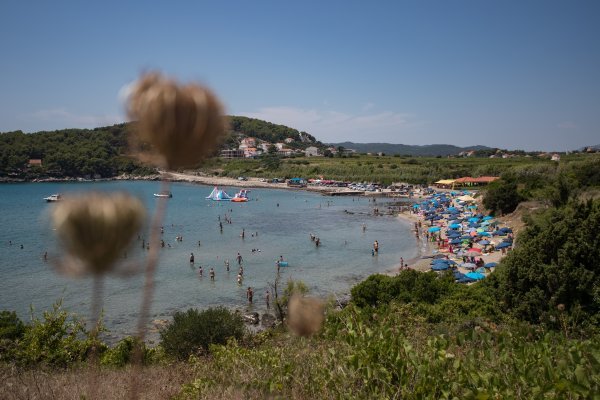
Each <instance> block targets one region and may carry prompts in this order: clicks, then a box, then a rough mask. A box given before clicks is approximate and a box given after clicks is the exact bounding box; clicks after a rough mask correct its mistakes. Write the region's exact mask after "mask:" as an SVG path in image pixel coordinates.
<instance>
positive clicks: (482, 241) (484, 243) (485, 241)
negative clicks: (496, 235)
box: [478, 240, 490, 246]
mask: <svg viewBox="0 0 600 400" xmlns="http://www.w3.org/2000/svg"><path fill="white" fill-rule="evenodd" d="M478 243H479V244H481V245H483V246H487V245H488V244H490V241H489V240H480V241H479V242H478Z"/></svg>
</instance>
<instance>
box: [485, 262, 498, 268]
mask: <svg viewBox="0 0 600 400" xmlns="http://www.w3.org/2000/svg"><path fill="white" fill-rule="evenodd" d="M497 266H498V263H497V262H489V263H487V264H485V265H484V267H485V268H494V267H497Z"/></svg>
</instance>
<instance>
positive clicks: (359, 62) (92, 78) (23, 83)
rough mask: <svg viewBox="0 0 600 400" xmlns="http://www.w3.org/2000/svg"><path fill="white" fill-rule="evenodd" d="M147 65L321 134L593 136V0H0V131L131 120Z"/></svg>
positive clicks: (598, 110) (453, 139)
mask: <svg viewBox="0 0 600 400" xmlns="http://www.w3.org/2000/svg"><path fill="white" fill-rule="evenodd" d="M144 71H161V72H162V73H164V74H165V75H167V76H169V77H172V78H174V79H177V80H178V81H180V82H182V83H183V82H190V81H194V82H199V83H202V84H205V85H207V86H209V87H210V88H211V89H212V90H213V91H214V92H216V93H217V95H218V96H219V97H220V99H221V101H222V102H223V104H224V105H225V107H226V112H227V113H228V114H230V115H244V116H248V117H255V118H260V119H264V120H267V121H270V122H274V123H278V124H284V125H288V126H290V127H293V128H296V129H298V130H301V131H306V132H308V133H310V134H312V135H313V136H315V137H316V138H317V139H318V140H321V141H322V142H327V143H331V142H342V141H353V142H361V143H366V142H388V143H401V144H411V145H426V144H454V145H458V146H469V145H486V146H490V147H499V148H505V149H522V150H544V151H552V150H555V151H565V150H573V149H578V148H580V147H582V146H586V145H597V144H600V1H597V0H589V1H588V0H585V1H584V0H582V1H578V0H564V1H554V0H525V1H523V0H497V1H492V0H489V1H488V0H472V1H469V0H453V1H449V0H439V1H434V0H420V1H416V0H406V1H404V0H395V1H384V0H381V1H372V2H369V1H353V0H344V1H337V0H331V1H323V0H321V1H310V0H303V1H297V2H288V1H281V0H278V1H260V0H256V1H247V0H245V1H244V0H240V1H227V0H222V1H214V0H213V1H202V0H196V1H183V0H181V1H178V0H174V1H170V2H166V1H141V0H140V1H111V0H105V1H101V2H83V1H61V0H55V1H41V0H40V1H27V0H3V1H2V2H1V3H0V132H8V131H13V130H22V131H24V132H36V131H40V130H55V129H64V128H94V127H98V126H106V125H112V124H114V123H120V122H123V121H126V120H127V117H126V115H125V112H124V104H123V99H122V96H120V95H119V94H120V93H121V94H122V93H123V92H124V88H126V87H127V85H129V84H131V82H133V81H135V80H136V79H137V78H138V77H139V76H140V74H141V73H143V72H144Z"/></svg>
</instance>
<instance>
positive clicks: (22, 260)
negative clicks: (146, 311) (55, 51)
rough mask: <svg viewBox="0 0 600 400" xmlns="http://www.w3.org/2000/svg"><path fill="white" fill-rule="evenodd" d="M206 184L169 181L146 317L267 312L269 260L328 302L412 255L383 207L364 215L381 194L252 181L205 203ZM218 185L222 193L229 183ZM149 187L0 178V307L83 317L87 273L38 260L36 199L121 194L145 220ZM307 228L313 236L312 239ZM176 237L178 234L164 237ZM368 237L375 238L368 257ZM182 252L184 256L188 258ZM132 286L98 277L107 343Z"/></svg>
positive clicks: (127, 316) (132, 316) (130, 256)
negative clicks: (222, 310)
mask: <svg viewBox="0 0 600 400" xmlns="http://www.w3.org/2000/svg"><path fill="white" fill-rule="evenodd" d="M212 189H213V187H210V186H204V185H199V184H194V183H172V184H171V186H170V190H171V192H172V193H173V197H172V198H170V199H168V200H167V211H166V214H165V216H164V219H163V230H164V233H163V234H162V239H163V240H164V242H165V247H164V248H161V249H160V252H159V253H160V259H159V263H158V269H157V273H156V277H155V280H156V286H155V292H154V298H153V303H152V309H151V320H152V321H153V322H155V323H156V322H160V321H161V320H162V321H165V320H169V318H171V317H172V315H173V314H174V313H175V312H177V311H185V310H187V309H189V308H198V309H205V308H208V307H214V306H225V307H228V308H230V309H238V310H240V311H241V312H258V313H260V314H262V313H263V312H265V311H267V308H266V304H265V301H264V293H265V291H266V290H267V289H268V288H269V283H273V282H274V281H275V278H276V274H277V269H276V261H277V260H278V259H279V258H280V257H283V259H284V260H285V261H287V262H288V266H287V267H281V270H280V274H281V275H280V281H281V282H282V283H284V284H285V282H286V281H288V280H290V279H291V280H301V281H303V282H304V283H305V284H306V286H307V287H308V288H309V291H310V293H311V294H312V295H315V296H320V297H325V298H331V299H336V298H337V299H340V298H343V297H345V296H347V295H348V293H349V292H350V289H351V287H352V286H353V285H354V284H356V283H358V282H360V281H361V280H363V279H364V278H366V277H367V276H369V275H370V274H373V273H385V272H387V271H390V270H392V269H393V268H395V267H396V266H397V265H398V264H399V262H400V258H401V257H402V258H404V259H405V260H408V259H411V258H414V257H416V256H417V255H418V248H417V246H416V242H415V238H414V235H412V234H411V231H410V229H411V226H410V224H409V223H408V222H406V221H404V220H401V219H399V218H398V217H396V216H392V215H379V216H376V215H374V213H373V209H374V208H376V207H377V208H379V210H380V211H386V210H387V206H388V204H387V203H386V202H387V200H386V199H382V198H378V199H377V200H376V201H375V202H373V201H372V200H370V199H368V198H365V197H356V196H339V197H332V196H324V195H321V194H319V193H315V192H309V191H303V190H281V189H258V188H257V189H251V190H250V192H249V198H250V201H248V202H246V203H232V202H225V201H220V202H219V201H212V200H207V199H206V196H208V195H209V194H210V192H211V191H212ZM222 189H224V190H225V191H226V192H227V193H229V194H230V195H233V194H235V192H236V191H237V190H238V189H236V188H230V187H224V188H222ZM159 190H160V183H159V182H156V181H101V182H60V183H55V182H52V183H14V184H2V185H0V210H1V216H2V217H1V225H0V310H9V311H16V312H17V314H18V316H19V317H20V318H21V319H22V320H24V321H29V320H30V318H31V316H35V317H38V318H39V317H40V316H41V315H42V314H43V312H44V311H46V310H51V309H52V307H53V304H56V303H58V302H60V303H61V305H62V307H63V309H65V310H67V311H69V312H71V313H74V314H77V315H78V316H79V317H81V318H83V319H88V318H89V313H90V302H91V293H92V280H91V278H74V277H70V276H65V275H62V274H60V273H57V271H56V269H55V268H53V265H52V264H53V263H52V262H49V261H45V260H44V253H45V252H48V255H49V259H50V260H54V259H58V258H59V257H60V254H61V249H60V247H59V243H58V242H57V239H56V237H55V234H54V232H53V228H52V226H51V221H50V211H51V210H52V208H53V207H55V206H56V203H47V202H45V201H44V200H43V198H44V197H46V196H49V195H51V194H54V193H61V194H66V195H68V194H74V193H78V192H87V191H101V192H120V191H126V192H129V193H130V194H132V195H134V196H137V197H138V198H139V199H140V200H141V201H142V202H143V203H144V205H145V206H146V208H147V210H148V215H149V216H150V215H152V213H153V212H154V209H155V207H156V205H157V202H158V201H159V200H158V199H157V198H156V197H154V196H153V193H157V192H158V191H159ZM226 216H227V219H230V220H231V223H228V222H227V221H226V218H225V217H226ZM219 219H220V221H221V222H222V224H223V230H222V232H221V229H220V228H219ZM149 220H150V217H148V221H149ZM148 225H149V223H148ZM242 230H243V231H244V237H243V238H242V237H241V234H242ZM311 235H315V236H317V237H319V239H320V242H321V245H320V246H318V247H317V246H316V245H315V242H314V241H312V240H311V238H310V236H311ZM178 236H180V237H182V240H181V241H178V240H176V237H178ZM149 237H150V235H149V226H147V227H146V228H144V230H143V231H142V232H140V236H139V238H138V237H136V238H134V240H133V243H132V246H131V248H130V249H129V250H128V251H127V256H126V258H124V259H123V260H122V262H123V263H124V264H126V265H129V266H130V267H131V266H132V265H134V266H139V267H140V268H139V269H143V266H144V265H145V262H146V257H147V255H148V253H149V252H148V251H147V250H146V249H144V248H143V247H142V245H143V243H144V242H147V241H148V240H149ZM374 241H378V242H379V254H377V255H375V256H374V255H373V254H372V248H373V242H374ZM191 253H193V254H194V264H191V263H190V254H191ZM238 253H240V254H241V256H242V258H243V268H244V275H243V276H244V278H243V283H242V285H239V284H238V283H237V273H238V263H237V260H236V256H237V254H238ZM124 257H125V256H124ZM226 261H229V264H230V271H229V272H227V271H226V267H225V262H226ZM200 265H201V266H202V267H203V270H204V276H202V277H201V276H200V275H199V273H198V267H199V266H200ZM211 267H213V268H214V269H215V280H214V281H212V280H211V279H210V277H209V275H208V271H209V269H210V268H211ZM142 286H143V274H141V273H140V274H134V275H132V276H128V277H123V276H110V277H107V278H106V279H105V283H104V296H103V304H102V308H103V320H104V324H105V326H106V328H107V329H108V333H107V338H108V340H109V341H110V340H116V339H118V338H121V337H124V336H127V335H131V334H134V333H135V327H136V323H137V316H138V313H139V308H140V303H141V295H142ZM248 287H252V288H253V290H254V303H253V304H252V305H249V304H248V302H247V300H246V290H247V288H248ZM271 298H272V295H271ZM153 332H154V337H155V338H156V331H155V330H154V331H153ZM150 337H151V338H152V335H150Z"/></svg>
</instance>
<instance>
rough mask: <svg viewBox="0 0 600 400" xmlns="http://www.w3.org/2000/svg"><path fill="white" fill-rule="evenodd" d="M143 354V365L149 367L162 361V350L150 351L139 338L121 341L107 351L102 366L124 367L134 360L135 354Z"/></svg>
mask: <svg viewBox="0 0 600 400" xmlns="http://www.w3.org/2000/svg"><path fill="white" fill-rule="evenodd" d="M136 351H141V352H142V364H144V365H147V364H151V363H152V362H155V361H157V360H158V359H160V354H159V353H160V350H156V349H150V348H148V347H146V344H145V343H142V342H140V340H139V339H138V338H137V337H133V336H128V337H126V338H124V339H121V340H120V341H119V342H118V343H117V344H116V345H115V346H114V347H113V348H110V349H108V350H106V351H105V352H104V353H102V356H101V357H100V364H101V365H105V366H110V367H118V368H120V367H124V366H125V365H127V364H129V363H130V362H132V361H133V360H134V356H135V352H136Z"/></svg>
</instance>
